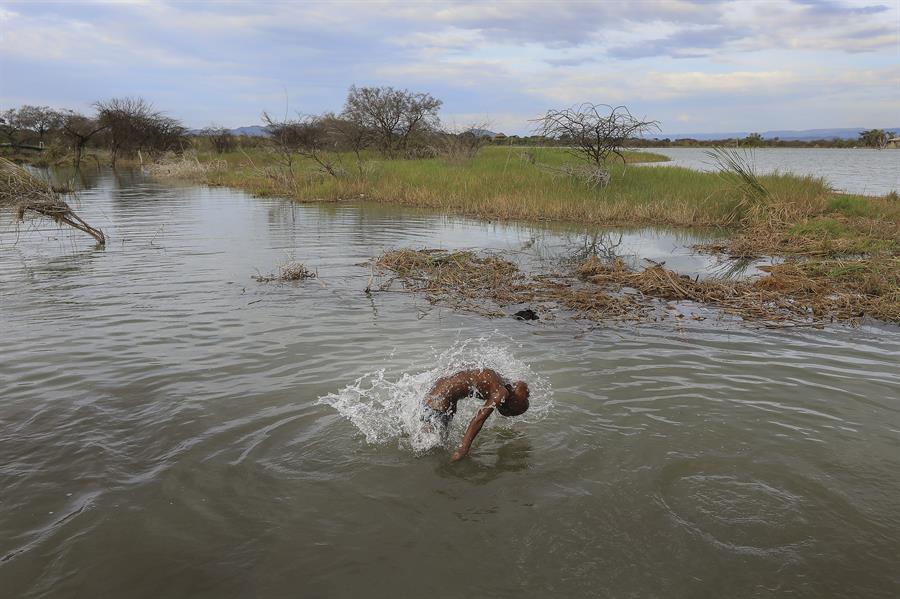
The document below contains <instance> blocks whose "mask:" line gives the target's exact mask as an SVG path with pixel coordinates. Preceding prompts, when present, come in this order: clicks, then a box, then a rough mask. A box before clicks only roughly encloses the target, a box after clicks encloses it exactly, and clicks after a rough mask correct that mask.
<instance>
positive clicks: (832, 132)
mask: <svg viewBox="0 0 900 599" xmlns="http://www.w3.org/2000/svg"><path fill="white" fill-rule="evenodd" d="M866 129H884V130H885V131H893V132H894V133H900V127H857V128H846V127H844V128H838V129H802V130H798V131H792V130H783V131H782V130H778V131H726V132H722V133H654V134H653V135H648V136H647V138H648V139H666V138H668V139H684V138H690V139H697V140H707V139H733V138H741V137H747V136H748V135H750V134H751V133H759V134H760V135H762V136H763V138H764V139H774V138H776V137H777V138H778V139H783V140H786V141H793V140H796V141H805V140H811V139H834V138H835V137H836V138H838V139H856V138H858V137H859V132H860V131H865V130H866Z"/></svg>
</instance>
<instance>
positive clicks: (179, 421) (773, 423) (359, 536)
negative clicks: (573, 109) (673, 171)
mask: <svg viewBox="0 0 900 599" xmlns="http://www.w3.org/2000/svg"><path fill="white" fill-rule="evenodd" d="M87 182H88V184H89V185H92V187H91V188H90V189H88V190H86V191H84V192H83V193H81V195H80V197H81V211H82V213H83V214H84V216H86V217H88V220H89V221H90V222H92V223H94V224H99V225H101V226H103V227H104V229H105V230H106V231H107V233H108V234H109V236H110V238H111V242H110V245H109V247H107V248H106V249H105V250H95V249H91V248H90V240H89V239H88V238H86V237H84V236H74V235H72V234H70V233H69V232H67V231H59V230H57V229H55V228H53V227H46V226H43V227H42V228H41V230H32V231H23V232H22V234H21V235H19V236H18V240H17V236H16V235H15V234H14V233H11V232H10V229H9V225H8V223H3V224H2V226H0V231H3V232H2V233H0V325H2V328H0V331H2V340H0V341H2V344H0V560H2V561H0V589H2V591H0V595H2V596H3V597H91V598H102V597H111V598H112V597H148V598H151V597H152V598H158V597H167V598H174V597H215V598H222V597H351V596H362V597H373V598H378V597H407V596H408V597H414V596H430V597H434V598H437V597H459V596H462V595H465V594H474V595H480V596H490V597H507V596H510V597H512V596H519V597H548V596H560V597H584V596H602V597H666V598H671V597H769V596H773V595H789V596H796V597H896V596H898V594H900V568H898V556H900V371H898V365H900V358H898V356H900V333H898V331H897V329H895V328H894V329H892V328H887V327H881V326H874V325H869V326H865V327H861V328H855V329H854V328H846V327H835V328H832V329H827V330H821V331H820V330H806V329H798V330H788V331H772V330H758V329H755V328H752V327H749V326H745V325H741V324H737V323H729V322H720V321H718V320H716V319H715V318H710V319H707V320H705V321H702V322H695V321H690V322H676V320H677V319H672V321H671V322H666V323H662V324H659V323H657V324H641V325H634V324H620V323H609V324H600V325H597V326H594V327H589V326H588V325H587V324H579V323H575V322H572V321H571V320H569V319H567V318H565V317H564V315H560V316H559V317H558V318H557V319H556V320H555V321H553V322H550V323H543V324H540V325H534V324H529V323H523V322H519V321H515V320H512V319H499V320H486V319H483V318H481V317H478V316H475V315H464V314H455V313H452V312H449V311H446V310H442V309H438V308H431V307H429V306H428V305H427V304H425V303H424V302H423V301H422V300H421V299H416V298H414V297H411V296H408V295H404V294H376V295H374V296H373V297H371V298H370V297H367V296H366V295H364V294H363V293H362V289H363V288H364V287H365V285H366V280H367V278H368V271H367V269H366V268H363V267H359V266H356V264H358V263H360V262H362V261H363V260H366V259H368V258H369V257H371V256H373V255H375V254H377V253H379V252H380V251H382V250H383V249H384V248H386V247H401V246H409V245H413V246H425V245H427V246H431V247H435V246H438V247H480V248H484V247H490V248H498V249H506V250H511V251H512V250H514V251H516V252H518V253H519V254H520V255H523V256H525V257H526V258H527V259H528V260H529V261H532V262H536V263H540V262H541V260H544V259H556V258H558V257H559V256H561V255H573V256H574V255H577V254H578V252H579V251H582V250H581V249H580V248H583V247H584V246H585V241H586V239H587V241H588V242H589V241H590V239H591V237H590V236H588V237H587V238H586V237H585V236H584V235H582V234H579V233H578V232H576V231H542V230H536V229H529V228H519V227H508V226H500V225H492V224H485V223H478V222H472V221H466V220H459V219H448V218H440V217H435V216H430V215H428V214H424V213H417V212H400V211H397V210H394V209H387V208H383V207H377V206H365V205H364V206H327V205H324V206H295V205H291V204H289V203H286V202H282V201H278V200H262V199H253V198H248V197H246V196H244V195H243V194H240V193H236V192H233V191H229V190H224V189H213V190H209V189H198V188H187V187H186V188H178V187H172V186H166V185H161V184H157V183H151V182H148V181H146V180H143V179H141V178H140V177H137V176H133V175H130V174H127V173H124V174H120V175H118V176H114V175H112V174H110V173H104V174H102V176H99V178H96V179H95V178H94V177H91V178H90V179H89V180H88V181H87ZM602 239H604V240H606V241H605V242H604V243H606V244H607V245H608V242H609V240H610V239H612V240H614V241H617V240H618V235H617V234H616V236H614V237H609V236H606V237H602ZM693 241H694V240H693V239H692V238H690V237H684V236H675V235H671V234H670V235H653V234H651V233H649V232H644V233H634V234H625V235H624V240H623V245H621V246H620V247H619V251H625V252H626V253H629V252H630V253H633V254H636V255H639V256H644V255H646V256H649V257H652V258H654V259H667V260H668V262H667V265H668V266H675V267H677V268H679V269H680V270H683V271H685V272H695V271H696V272H700V271H702V270H703V269H704V268H705V267H707V266H709V265H708V264H707V263H706V262H705V261H706V258H703V257H695V256H691V255H690V253H689V252H687V251H685V250H683V249H682V250H677V249H675V250H674V251H675V252H676V254H677V255H673V248H675V246H679V247H680V246H684V245H686V244H690V243H692V242H693ZM290 254H293V256H294V257H295V258H297V259H301V260H303V261H305V262H306V263H307V264H309V265H310V266H311V267H313V268H317V269H318V272H319V275H320V278H319V279H318V280H313V281H305V282H303V283H298V284H288V285H282V286H278V285H260V284H257V283H255V282H253V281H252V280H250V276H251V275H253V274H255V273H256V270H257V269H259V270H260V271H262V272H268V271H271V270H273V269H274V268H275V266H276V265H277V263H278V262H280V261H283V260H284V259H285V258H286V257H287V256H288V255H290ZM454 348H461V349H457V350H456V351H454ZM466 362H483V363H491V364H498V365H501V366H504V365H505V366H506V367H508V368H510V369H513V370H516V369H518V372H525V373H527V374H526V375H523V376H529V377H531V379H532V382H533V383H534V384H535V386H536V388H538V389H539V393H538V394H537V395H538V397H536V409H535V411H534V414H533V416H532V417H531V418H529V419H525V420H523V421H518V422H513V421H505V422H501V421H500V420H502V419H500V420H497V421H495V422H491V423H490V425H489V426H488V427H487V428H486V430H485V431H484V432H483V433H482V434H481V436H480V437H479V438H478V440H477V441H476V444H475V448H474V453H473V455H472V458H471V459H469V460H466V461H465V462H462V463H459V464H456V465H453V466H451V465H449V464H448V463H447V460H448V457H449V451H448V450H447V449H445V448H438V449H434V450H432V451H430V452H427V453H425V454H424V455H419V454H417V453H416V452H414V451H413V450H412V449H410V447H409V443H408V442H407V440H406V438H405V435H404V430H403V429H402V427H399V426H397V425H396V420H395V419H394V420H392V419H393V418H395V417H396V415H397V414H396V412H395V411H392V410H395V409H396V408H397V407H398V406H402V405H403V404H404V402H409V401H411V400H414V399H415V398H414V397H413V396H414V395H415V393H416V392H417V391H418V389H420V388H421V386H422V385H426V384H427V382H428V381H429V380H431V379H432V378H433V377H434V376H436V374H437V373H438V372H439V371H441V369H444V368H449V367H451V366H453V365H455V364H459V363H466ZM360 377H361V380H360V381H359V382H354V381H356V380H357V379H358V378H360ZM320 398H325V399H324V400H322V399H320ZM354 398H355V400H356V401H358V402H359V406H360V407H361V408H366V409H367V410H369V412H365V413H366V414H368V415H369V416H370V420H369V421H368V422H370V423H371V424H372V426H371V427H369V428H368V429H366V430H360V429H359V428H357V426H355V425H354V424H353V423H352V422H351V421H350V420H348V418H345V416H355V417H358V416H359V414H360V412H359V411H358V410H357V409H356V408H355V407H354ZM335 406H337V409H336V407H335ZM364 433H366V434H368V435H369V441H367V437H366V434H364Z"/></svg>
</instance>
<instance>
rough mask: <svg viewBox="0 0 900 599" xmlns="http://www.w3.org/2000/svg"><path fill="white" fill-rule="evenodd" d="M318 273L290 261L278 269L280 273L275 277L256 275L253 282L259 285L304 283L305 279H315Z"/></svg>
mask: <svg viewBox="0 0 900 599" xmlns="http://www.w3.org/2000/svg"><path fill="white" fill-rule="evenodd" d="M316 276H317V273H315V272H312V271H310V270H309V269H308V268H306V265H305V264H303V263H302V262H297V261H294V260H292V261H290V262H286V263H285V264H282V265H281V266H279V267H278V273H277V274H273V275H255V276H253V280H254V281H257V282H259V283H273V282H280V283H287V282H290V281H302V280H303V279H315V278H316Z"/></svg>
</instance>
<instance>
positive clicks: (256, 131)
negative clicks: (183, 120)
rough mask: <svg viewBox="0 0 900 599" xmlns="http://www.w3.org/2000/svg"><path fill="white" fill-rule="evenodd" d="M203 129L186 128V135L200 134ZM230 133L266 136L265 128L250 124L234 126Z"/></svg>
mask: <svg viewBox="0 0 900 599" xmlns="http://www.w3.org/2000/svg"><path fill="white" fill-rule="evenodd" d="M202 133H203V129H188V135H201V134H202ZM231 134H232V135H249V136H250V137H266V136H267V135H268V133H266V128H265V127H262V126H260V125H250V126H248V127H236V128H234V129H232V130H231Z"/></svg>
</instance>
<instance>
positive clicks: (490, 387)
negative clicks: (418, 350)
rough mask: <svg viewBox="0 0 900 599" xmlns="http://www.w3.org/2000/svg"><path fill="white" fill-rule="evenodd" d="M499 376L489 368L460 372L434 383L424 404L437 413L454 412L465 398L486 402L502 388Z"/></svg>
mask: <svg viewBox="0 0 900 599" xmlns="http://www.w3.org/2000/svg"><path fill="white" fill-rule="evenodd" d="M503 385H504V382H503V379H502V378H501V377H500V375H499V374H498V373H497V372H496V371H495V370H491V369H490V368H479V369H473V370H461V371H459V372H457V373H456V374H453V375H451V376H446V377H441V378H439V379H438V380H437V381H435V383H434V386H432V388H431V391H429V392H428V395H426V396H425V403H426V404H427V405H428V406H429V407H431V408H433V409H434V410H437V411H439V412H455V411H456V403H457V402H458V401H459V400H461V399H465V398H467V397H472V398H476V399H483V400H488V399H490V398H491V397H492V396H495V395H496V394H497V392H498V391H499V390H500V389H502V388H503Z"/></svg>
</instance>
